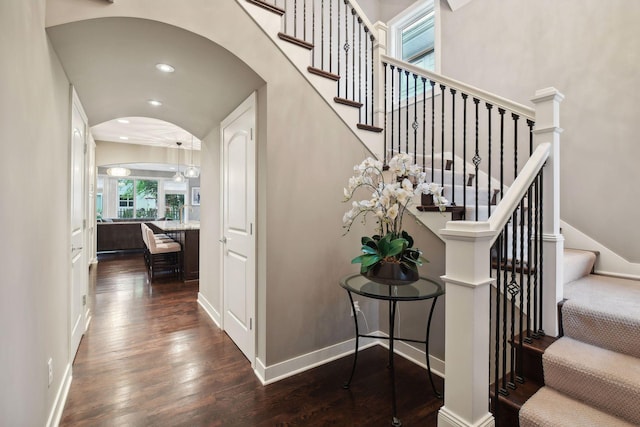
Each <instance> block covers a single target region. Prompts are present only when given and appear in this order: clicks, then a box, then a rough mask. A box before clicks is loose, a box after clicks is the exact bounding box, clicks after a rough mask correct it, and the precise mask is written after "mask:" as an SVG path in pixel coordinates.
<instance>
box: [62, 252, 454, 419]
mask: <svg viewBox="0 0 640 427" xmlns="http://www.w3.org/2000/svg"><path fill="white" fill-rule="evenodd" d="M90 277H91V281H92V283H91V285H90V286H91V289H92V290H93V291H94V292H93V295H92V297H91V301H90V303H91V307H92V310H93V316H94V317H93V320H92V322H91V325H90V327H89V330H88V331H87V333H86V334H85V336H84V338H83V340H82V342H81V344H80V349H79V350H78V355H77V356H76V360H75V362H74V366H73V383H72V385H71V389H70V391H69V397H68V400H67V404H66V407H65V410H64V413H63V417H62V422H61V424H60V425H61V426H92V427H93V426H125V425H126V426H386V425H389V423H390V419H391V400H390V399H391V391H390V378H389V371H388V369H387V351H386V350H385V349H383V348H381V347H373V348H370V349H367V350H364V351H362V352H361V353H360V356H359V360H358V366H357V370H356V375H355V378H354V380H353V382H352V385H351V389H350V390H344V389H342V383H343V381H344V380H345V379H346V378H347V377H348V374H349V372H350V369H351V363H352V358H351V356H350V357H346V358H343V359H339V360H336V361H334V362H331V363H329V364H326V365H323V366H321V367H318V368H315V369H312V370H310V371H306V372H303V373H301V374H298V375H295V376H293V377H290V378H286V379H284V380H281V381H279V382H277V383H275V384H271V385H269V386H262V385H261V384H260V382H259V381H258V379H257V378H256V376H255V374H254V372H253V370H252V369H251V366H250V364H249V362H248V361H247V359H246V358H245V357H244V356H243V355H242V353H241V352H240V350H238V348H237V347H236V346H235V344H234V343H233V342H232V341H231V340H230V339H229V337H228V336H227V335H226V334H225V333H224V332H222V331H221V330H219V329H218V328H217V327H216V326H215V325H214V324H213V322H212V321H211V320H210V319H209V318H208V316H207V315H206V313H205V312H204V311H203V310H202V309H201V308H200V307H199V306H198V304H197V301H196V298H197V292H198V285H197V282H195V283H190V284H184V283H182V282H178V281H174V280H172V279H166V280H158V281H157V282H156V281H154V283H153V284H152V285H150V284H149V283H148V282H147V279H146V273H145V267H144V261H143V259H142V256H141V255H132V256H128V257H107V258H102V259H101V260H100V262H99V264H98V266H97V268H94V269H92V273H91V275H90ZM396 374H397V376H396V383H397V387H398V414H399V416H400V419H401V420H402V422H403V424H404V425H405V426H435V425H436V424H437V411H438V409H439V408H440V406H441V405H442V401H441V400H438V399H436V398H435V397H434V396H433V394H432V392H431V389H430V386H429V382H428V378H427V375H426V372H425V371H424V370H423V369H421V368H419V367H418V366H416V365H414V364H412V363H410V362H408V361H406V360H404V359H402V358H400V357H398V358H396ZM436 380H437V386H438V387H439V388H440V389H442V387H443V384H442V380H441V379H439V378H436Z"/></svg>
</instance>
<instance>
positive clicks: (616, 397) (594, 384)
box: [542, 337, 640, 425]
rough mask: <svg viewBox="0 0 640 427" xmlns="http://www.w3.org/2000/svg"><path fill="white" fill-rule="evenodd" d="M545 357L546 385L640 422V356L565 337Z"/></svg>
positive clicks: (619, 415)
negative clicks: (639, 357)
mask: <svg viewBox="0 0 640 427" xmlns="http://www.w3.org/2000/svg"><path fill="white" fill-rule="evenodd" d="M636 343H637V342H636ZM542 360H543V367H544V381H545V385H546V386H548V387H551V388H553V389H555V390H557V391H559V392H561V393H563V394H566V395H567V396H569V397H571V398H573V399H576V400H580V401H581V402H584V403H586V404H588V405H590V406H594V407H595V408H597V409H599V410H601V411H603V412H607V413H609V414H612V415H615V416H617V417H620V418H622V419H625V420H627V421H629V422H632V423H635V424H638V425H640V410H639V408H640V359H638V358H636V357H632V356H628V355H626V354H620V353H616V352H613V351H610V350H607V349H604V348H600V347H596V346H593V345H590V344H587V343H584V342H581V341H577V340H574V339H571V338H568V337H563V338H561V339H559V340H557V341H556V342H555V343H553V344H551V345H550V346H549V348H547V350H546V351H545V353H544V354H543V356H542Z"/></svg>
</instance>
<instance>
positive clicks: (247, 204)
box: [220, 93, 256, 366]
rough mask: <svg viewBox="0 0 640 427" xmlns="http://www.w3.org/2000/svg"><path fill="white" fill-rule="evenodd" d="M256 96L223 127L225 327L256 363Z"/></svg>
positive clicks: (237, 109)
mask: <svg viewBox="0 0 640 427" xmlns="http://www.w3.org/2000/svg"><path fill="white" fill-rule="evenodd" d="M255 103H256V95H255V93H254V94H252V95H251V96H250V97H249V98H247V100H245V101H244V102H243V103H242V104H240V106H238V108H236V110H234V111H233V112H232V113H231V114H230V115H229V117H227V118H226V119H225V120H224V121H223V122H222V124H221V126H220V128H221V141H222V162H223V164H222V175H223V177H222V184H223V191H222V222H223V223H222V230H223V238H222V240H221V242H222V244H223V251H222V254H223V255H222V257H223V262H222V276H223V289H222V291H223V298H222V301H223V313H224V314H223V323H222V324H223V328H224V330H225V331H226V333H227V334H228V335H229V337H230V338H231V339H232V340H233V341H234V342H235V343H236V345H237V346H238V348H240V350H241V351H242V352H243V353H244V354H245V356H246V357H247V359H249V361H250V362H251V366H254V365H255V348H256V344H255V342H256V339H255V330H256V326H255V321H254V320H255V305H256V304H255V298H256V244H255V243H256V240H255V233H256V230H255V216H256V209H255V205H256V190H255V189H256V182H255V181H256V178H255V177H256V155H255V152H256V145H255V131H254V129H255V122H256V119H255V114H256V113H255V111H256V108H255Z"/></svg>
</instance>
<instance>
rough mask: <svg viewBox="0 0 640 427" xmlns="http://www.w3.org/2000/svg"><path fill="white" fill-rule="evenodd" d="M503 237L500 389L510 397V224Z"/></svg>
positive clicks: (505, 228) (501, 392)
mask: <svg viewBox="0 0 640 427" xmlns="http://www.w3.org/2000/svg"><path fill="white" fill-rule="evenodd" d="M502 235H503V236H504V241H503V245H502V264H500V267H499V271H500V272H502V290H501V292H502V312H503V313H504V314H503V317H504V322H502V387H501V388H500V394H501V395H503V396H508V395H509V390H508V389H507V346H508V345H509V343H508V342H507V320H508V317H507V302H508V298H507V293H508V291H507V277H508V275H507V273H508V272H507V252H508V245H507V242H508V241H509V224H507V225H505V226H504V230H503V231H502Z"/></svg>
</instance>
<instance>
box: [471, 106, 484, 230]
mask: <svg viewBox="0 0 640 427" xmlns="http://www.w3.org/2000/svg"><path fill="white" fill-rule="evenodd" d="M473 103H474V104H475V105H476V154H475V155H474V156H473V165H474V166H475V174H476V175H475V177H474V178H475V181H476V184H475V186H476V188H475V192H476V201H475V203H476V221H478V215H479V210H478V169H479V166H480V162H481V161H482V159H481V158H480V151H479V147H478V145H479V137H480V136H479V130H478V122H479V116H478V115H479V112H478V104H479V103H480V100H479V99H478V98H473Z"/></svg>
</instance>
